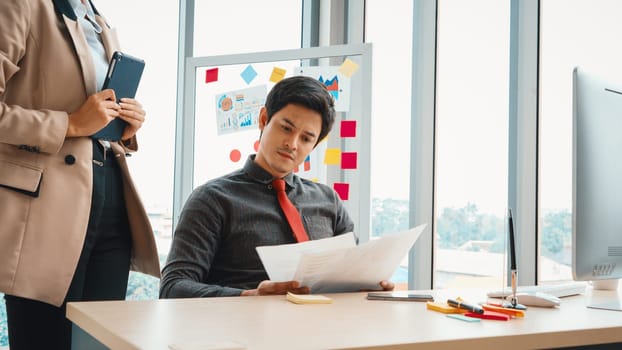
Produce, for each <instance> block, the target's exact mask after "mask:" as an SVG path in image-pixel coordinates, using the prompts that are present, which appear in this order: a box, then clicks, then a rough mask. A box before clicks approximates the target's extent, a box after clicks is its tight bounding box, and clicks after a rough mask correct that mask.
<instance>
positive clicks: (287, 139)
mask: <svg viewBox="0 0 622 350" xmlns="http://www.w3.org/2000/svg"><path fill="white" fill-rule="evenodd" d="M267 121H268V114H267V112H266V109H265V107H264V108H262V109H261V112H260V114H259V129H260V130H261V131H262V135H261V140H260V141H259V149H258V150H257V156H256V157H255V162H257V163H258V164H259V165H260V166H261V167H262V168H264V169H265V170H267V171H268V172H270V173H271V174H272V175H273V176H274V177H277V178H281V177H283V176H285V175H287V174H289V173H290V172H291V171H292V170H294V168H295V167H296V166H298V165H299V164H300V163H302V162H303V161H304V160H305V158H306V157H307V155H308V154H309V153H311V151H313V148H314V147H315V144H316V143H317V141H318V137H319V135H320V131H321V130H322V116H321V114H320V113H318V112H316V111H314V110H312V109H308V108H306V107H302V106H300V105H296V104H288V105H286V106H285V107H284V108H282V109H281V110H280V111H278V112H277V113H276V114H274V115H273V116H272V119H270V123H267Z"/></svg>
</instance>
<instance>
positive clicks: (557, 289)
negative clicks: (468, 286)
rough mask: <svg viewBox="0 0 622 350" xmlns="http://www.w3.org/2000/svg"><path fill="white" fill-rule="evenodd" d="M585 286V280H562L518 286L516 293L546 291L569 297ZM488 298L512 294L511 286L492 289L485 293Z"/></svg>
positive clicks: (560, 296)
mask: <svg viewBox="0 0 622 350" xmlns="http://www.w3.org/2000/svg"><path fill="white" fill-rule="evenodd" d="M586 287H587V283H586V282H577V281H573V282H564V283H560V284H541V285H537V286H518V287H516V293H535V292H539V293H546V294H549V295H553V296H556V297H558V298H563V297H569V296H571V295H577V294H583V293H584V292H585V288H586ZM486 295H487V296H488V297H489V298H505V297H507V296H508V295H512V287H507V288H504V289H499V290H493V291H490V292H488V293H487V294H486Z"/></svg>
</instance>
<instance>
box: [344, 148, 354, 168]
mask: <svg viewBox="0 0 622 350" xmlns="http://www.w3.org/2000/svg"><path fill="white" fill-rule="evenodd" d="M356 159H357V153H356V152H342V153H341V169H356Z"/></svg>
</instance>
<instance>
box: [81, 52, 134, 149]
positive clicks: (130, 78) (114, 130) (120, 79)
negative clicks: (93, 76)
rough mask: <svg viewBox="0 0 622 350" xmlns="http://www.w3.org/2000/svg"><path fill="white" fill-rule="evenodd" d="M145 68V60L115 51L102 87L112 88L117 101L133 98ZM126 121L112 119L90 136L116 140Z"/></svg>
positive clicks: (119, 136) (118, 138) (120, 134)
mask: <svg viewBox="0 0 622 350" xmlns="http://www.w3.org/2000/svg"><path fill="white" fill-rule="evenodd" d="M144 69H145V61H144V60H142V59H140V58H138V57H134V56H130V55H128V54H126V53H123V52H120V51H116V52H115V53H114V55H113V56H112V60H110V65H109V66H108V73H107V74H106V80H105V81H104V87H103V88H102V89H108V88H110V89H113V90H114V92H115V95H116V97H117V102H119V101H120V100H121V98H123V97H130V98H134V97H135V95H136V91H137V90H138V84H139V83H140V78H141V76H142V74H143V70H144ZM125 126H126V122H125V121H124V120H123V119H121V118H115V119H113V120H112V121H111V122H110V123H108V125H106V127H104V128H103V129H101V130H99V131H98V132H96V133H95V134H94V135H92V136H91V137H92V138H94V139H100V140H108V141H118V140H120V139H121V136H122V135H123V131H124V130H125Z"/></svg>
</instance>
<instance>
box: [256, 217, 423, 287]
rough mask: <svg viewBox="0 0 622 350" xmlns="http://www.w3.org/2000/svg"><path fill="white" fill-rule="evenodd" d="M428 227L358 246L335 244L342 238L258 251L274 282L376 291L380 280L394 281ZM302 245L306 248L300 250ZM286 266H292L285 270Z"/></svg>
mask: <svg viewBox="0 0 622 350" xmlns="http://www.w3.org/2000/svg"><path fill="white" fill-rule="evenodd" d="M426 226H427V225H426V224H423V225H419V226H417V227H415V228H412V229H410V230H406V231H402V232H399V233H391V234H386V235H384V236H382V237H380V238H378V239H374V240H371V241H369V242H366V243H362V244H359V245H354V241H353V240H352V241H351V242H349V243H348V242H342V241H338V243H336V242H335V240H338V239H339V238H340V236H336V237H332V238H327V239H322V240H317V241H310V242H305V243H299V244H286V245H279V246H271V247H258V248H257V251H258V252H259V257H260V258H261V260H262V262H263V264H264V267H265V268H266V271H267V272H268V276H269V277H270V279H271V280H273V281H289V280H297V281H299V282H300V284H301V285H303V286H307V287H309V288H311V292H312V293H335V292H354V291H359V290H361V289H372V290H373V289H379V288H380V285H379V283H380V281H382V280H389V279H390V278H391V276H392V275H393V273H394V272H395V270H397V268H398V267H399V264H400V262H401V261H402V259H403V258H404V257H405V256H406V254H407V253H408V251H409V250H410V248H412V246H413V245H414V244H415V242H416V241H417V239H418V238H419V236H421V233H422V232H423V230H424V229H425V227H426ZM342 236H343V235H342ZM342 239H343V238H342ZM343 240H344V241H345V239H343ZM309 243H315V244H314V245H308V244H309ZM341 244H346V245H345V246H342V245H341ZM302 245H306V246H304V247H303V248H301V247H300V246H302ZM275 261H278V263H275ZM286 264H290V267H289V268H286V267H285V266H284V265H286ZM292 271H294V272H293V274H292ZM273 275H274V276H275V277H278V278H273Z"/></svg>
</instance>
